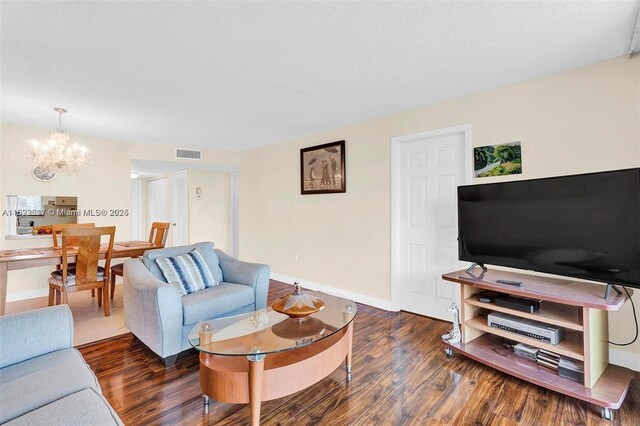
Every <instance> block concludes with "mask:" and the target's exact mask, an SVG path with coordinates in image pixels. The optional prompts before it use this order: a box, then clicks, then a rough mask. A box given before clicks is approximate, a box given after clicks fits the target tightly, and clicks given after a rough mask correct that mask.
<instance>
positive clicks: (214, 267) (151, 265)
mask: <svg viewBox="0 0 640 426" xmlns="http://www.w3.org/2000/svg"><path fill="white" fill-rule="evenodd" d="M214 245H215V244H213V243H212V242H204V243H198V244H192V245H189V246H180V247H169V248H163V249H156V250H147V251H146V252H144V256H142V262H143V263H144V266H146V267H147V269H148V270H149V271H150V272H151V275H153V276H154V277H156V278H157V279H159V280H161V281H164V282H167V281H166V280H165V278H164V275H162V271H161V270H160V267H158V264H157V263H156V262H155V260H156V259H157V258H159V257H171V256H179V255H181V254H185V253H190V252H192V251H193V250H194V249H198V253H200V254H201V255H202V257H203V258H204V261H205V262H206V263H207V266H208V267H209V271H211V275H212V276H213V279H214V280H216V281H218V282H221V281H223V279H222V269H220V264H219V263H218V255H217V254H216V252H215V251H214V249H213V247H214Z"/></svg>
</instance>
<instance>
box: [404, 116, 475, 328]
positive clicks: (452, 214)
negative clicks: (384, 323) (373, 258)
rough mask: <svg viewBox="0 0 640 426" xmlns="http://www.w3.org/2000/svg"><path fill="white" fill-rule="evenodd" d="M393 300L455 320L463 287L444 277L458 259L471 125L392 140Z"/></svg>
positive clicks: (423, 312) (422, 312) (407, 308)
mask: <svg viewBox="0 0 640 426" xmlns="http://www.w3.org/2000/svg"><path fill="white" fill-rule="evenodd" d="M391 145H392V155H391V157H392V171H391V181H392V190H391V206H392V214H391V232H392V238H391V240H392V243H391V246H392V247H391V301H392V305H393V307H394V308H395V309H397V310H405V311H409V312H414V313H417V314H420V315H426V316H429V317H433V318H438V319H444V320H448V321H450V320H451V316H450V314H449V313H448V312H447V308H448V307H449V305H450V304H451V303H452V302H456V303H457V302H458V288H457V286H455V285H454V284H452V283H449V282H447V281H444V280H443V279H442V278H441V276H442V274H443V273H445V272H451V271H453V270H455V269H458V268H459V267H460V266H461V262H459V261H458V245H457V236H458V227H457V223H458V217H457V202H456V201H457V187H458V185H461V184H465V183H471V176H472V175H471V173H472V163H471V158H472V155H471V154H472V145H471V125H470V124H464V125H460V126H455V127H448V128H445V129H438V130H433V131H429V132H423V133H417V134H413V135H406V136H399V137H396V138H393V139H392V140H391Z"/></svg>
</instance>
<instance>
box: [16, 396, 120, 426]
mask: <svg viewBox="0 0 640 426" xmlns="http://www.w3.org/2000/svg"><path fill="white" fill-rule="evenodd" d="M6 424H7V425H11V426H22V425H24V426H40V425H42V426H45V425H46V426H76V425H77V426H86V425H91V426H103V425H104V426H111V425H122V421H121V420H120V418H119V417H118V415H117V414H116V413H115V412H114V411H113V409H112V408H111V406H110V405H109V403H108V402H107V400H106V399H104V397H103V396H102V395H100V394H99V393H97V392H96V391H95V390H93V389H84V390H81V391H79V392H76V393H73V394H71V395H68V396H65V397H64V398H61V399H59V400H57V401H53V402H51V403H50V404H47V405H45V406H43V407H40V408H38V409H37V410H34V411H31V412H29V413H26V414H24V415H22V416H20V417H18V418H16V419H13V420H12V421H10V422H9V423H6Z"/></svg>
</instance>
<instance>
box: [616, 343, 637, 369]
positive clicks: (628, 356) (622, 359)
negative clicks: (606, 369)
mask: <svg viewBox="0 0 640 426" xmlns="http://www.w3.org/2000/svg"><path fill="white" fill-rule="evenodd" d="M609 362H610V363H611V364H615V365H619V366H621V367H627V368H629V369H631V370H633V371H638V372H640V354H637V353H633V352H629V351H623V350H620V349H616V348H609Z"/></svg>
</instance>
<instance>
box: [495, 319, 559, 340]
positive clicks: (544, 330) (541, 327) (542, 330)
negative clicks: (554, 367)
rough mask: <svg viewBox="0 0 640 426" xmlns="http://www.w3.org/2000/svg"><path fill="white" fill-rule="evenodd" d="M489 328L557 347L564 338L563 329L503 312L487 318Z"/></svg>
mask: <svg viewBox="0 0 640 426" xmlns="http://www.w3.org/2000/svg"><path fill="white" fill-rule="evenodd" d="M487 324H488V325H489V327H494V328H499V329H501V330H506V331H510V332H512V333H517V334H521V335H523V336H527V337H531V338H532V339H536V340H540V341H543V342H547V343H551V344H552V345H557V344H558V343H560V341H561V340H562V339H563V338H564V329H563V328H562V327H558V326H554V325H550V324H545V323H543V322H539V321H534V320H530V319H526V318H520V317H517V316H514V315H509V314H504V313H502V312H492V313H490V314H489V315H488V316H487Z"/></svg>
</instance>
